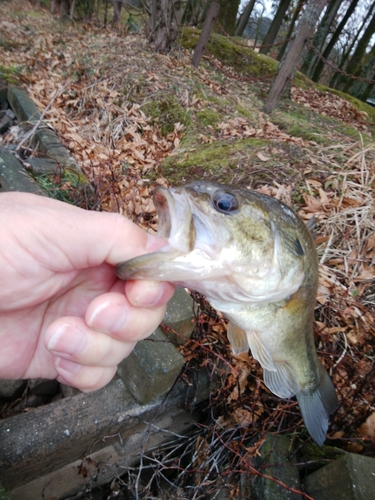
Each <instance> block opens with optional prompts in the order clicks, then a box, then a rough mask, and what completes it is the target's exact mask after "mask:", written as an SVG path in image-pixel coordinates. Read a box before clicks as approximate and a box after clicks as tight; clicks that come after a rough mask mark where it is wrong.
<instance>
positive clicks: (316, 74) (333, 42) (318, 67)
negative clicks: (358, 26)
mask: <svg viewBox="0 0 375 500" xmlns="http://www.w3.org/2000/svg"><path fill="white" fill-rule="evenodd" d="M358 2H359V0H352V1H351V2H350V4H349V7H348V9H347V11H346V12H345V15H344V17H343V18H342V19H341V21H340V23H339V25H338V26H337V28H336V29H335V31H334V32H333V34H332V37H331V40H330V41H329V42H328V44H327V46H326V48H325V49H324V52H323V58H324V59H328V57H329V55H330V53H331V52H332V49H333V47H334V46H335V45H336V42H337V40H338V39H339V37H340V35H341V33H342V31H343V29H344V28H345V26H346V23H347V22H348V20H349V18H350V17H351V15H352V14H353V12H354V10H355V8H356V7H357V4H358ZM323 69H324V62H323V60H322V59H319V61H318V62H317V64H316V67H315V71H314V73H313V75H312V80H313V81H314V82H318V81H319V78H320V75H321V74H322V71H323Z"/></svg>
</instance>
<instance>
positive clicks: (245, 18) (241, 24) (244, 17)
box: [234, 0, 256, 36]
mask: <svg viewBox="0 0 375 500" xmlns="http://www.w3.org/2000/svg"><path fill="white" fill-rule="evenodd" d="M255 2H256V0H250V2H249V3H248V4H247V5H246V7H245V8H244V11H243V12H242V14H241V17H240V19H239V21H238V24H237V27H236V31H235V33H234V34H235V35H236V36H242V35H243V32H244V29H245V28H246V25H247V23H248V22H249V18H250V15H251V13H252V11H253V8H254V4H255Z"/></svg>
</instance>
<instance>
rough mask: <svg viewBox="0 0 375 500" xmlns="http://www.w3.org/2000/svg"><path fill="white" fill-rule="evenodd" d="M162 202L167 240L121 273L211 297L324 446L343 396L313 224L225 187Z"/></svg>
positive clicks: (162, 194) (185, 192) (240, 345)
mask: <svg viewBox="0 0 375 500" xmlns="http://www.w3.org/2000/svg"><path fill="white" fill-rule="evenodd" d="M153 201H154V205H155V208H156V210H157V213H158V218H159V228H158V235H159V236H161V237H163V238H166V239H167V241H168V244H167V245H166V246H164V247H162V248H161V249H159V250H158V251H156V252H153V253H150V254H145V255H141V256H138V257H136V258H133V259H131V260H128V261H125V262H121V263H120V264H118V265H117V266H116V274H117V276H118V277H119V278H121V279H124V280H128V279H136V280H139V279H140V280H142V279H151V280H160V281H170V282H172V283H174V284H175V285H176V286H177V287H184V288H189V289H191V290H194V291H197V292H199V293H201V294H203V295H204V296H205V297H206V299H207V300H208V302H209V303H210V304H211V306H212V307H213V308H214V309H216V310H218V311H220V312H221V313H222V314H223V315H224V317H225V318H226V319H227V320H228V328H227V335H228V339H229V341H230V344H231V347H232V350H233V352H234V354H235V355H238V354H240V353H241V352H247V351H248V350H249V348H250V350H251V354H252V356H253V357H254V358H255V359H256V360H257V361H259V363H260V364H261V366H262V368H263V378H264V383H265V385H266V386H267V387H268V389H269V390H270V391H271V392H272V393H274V394H275V395H277V396H279V397H280V398H290V397H292V396H296V398H297V401H298V404H299V407H300V410H301V413H302V416H303V420H304V422H305V426H306V428H307V430H308V432H309V433H310V435H311V436H312V438H313V439H314V441H315V442H316V443H317V444H318V445H320V446H321V445H322V444H323V443H324V441H325V439H326V435H327V430H328V425H329V416H330V415H332V414H333V413H334V412H335V410H336V409H337V408H338V399H337V395H336V392H335V388H334V386H333V383H332V381H331V379H330V377H329V375H328V373H327V371H326V369H325V368H324V366H323V365H322V363H321V362H320V361H319V358H318V356H317V352H316V348H315V344H314V334H313V319H314V308H315V303H316V294H317V287H318V258H317V252H316V248H315V244H314V240H313V238H312V235H311V233H310V231H309V229H308V228H307V227H306V225H305V224H304V222H303V221H302V219H300V217H299V216H298V215H297V214H296V213H295V212H294V211H293V210H292V209H291V208H290V207H289V206H287V205H286V204H284V203H282V202H281V201H278V200H276V199H274V198H272V197H270V196H267V195H264V194H262V193H258V192H256V191H250V190H248V189H244V188H236V187H234V186H228V185H224V184H216V183H212V182H206V181H201V180H197V181H193V182H191V183H190V184H186V185H185V186H182V187H176V188H170V189H167V188H165V187H161V186H160V187H156V189H155V190H154V191H153Z"/></svg>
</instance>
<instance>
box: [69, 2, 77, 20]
mask: <svg viewBox="0 0 375 500" xmlns="http://www.w3.org/2000/svg"><path fill="white" fill-rule="evenodd" d="M75 7H76V0H72V3H71V4H70V14H69V17H70V19H74V9H75Z"/></svg>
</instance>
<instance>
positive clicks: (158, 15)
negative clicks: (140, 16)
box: [148, 0, 178, 54]
mask: <svg viewBox="0 0 375 500" xmlns="http://www.w3.org/2000/svg"><path fill="white" fill-rule="evenodd" d="M177 35H178V30H177V23H176V19H175V13H174V7H173V0H152V5H151V15H150V19H149V24H148V41H149V43H150V44H151V46H152V47H153V49H154V50H156V51H157V52H160V53H164V54H165V53H167V52H169V51H170V50H171V48H172V45H173V43H174V41H175V40H176V38H177Z"/></svg>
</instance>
